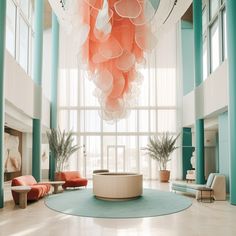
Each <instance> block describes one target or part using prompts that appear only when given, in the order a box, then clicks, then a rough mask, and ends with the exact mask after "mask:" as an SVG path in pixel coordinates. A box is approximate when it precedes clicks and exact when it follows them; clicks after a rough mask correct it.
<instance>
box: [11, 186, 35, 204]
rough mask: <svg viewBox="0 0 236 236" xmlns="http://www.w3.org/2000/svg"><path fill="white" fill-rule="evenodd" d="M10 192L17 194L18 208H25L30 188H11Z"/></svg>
mask: <svg viewBox="0 0 236 236" xmlns="http://www.w3.org/2000/svg"><path fill="white" fill-rule="evenodd" d="M11 190H12V191H14V192H17V193H19V207H20V208H23V209H24V208H26V207H27V194H28V192H29V191H30V190H31V187H30V186H12V187H11Z"/></svg>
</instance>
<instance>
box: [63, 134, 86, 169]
mask: <svg viewBox="0 0 236 236" xmlns="http://www.w3.org/2000/svg"><path fill="white" fill-rule="evenodd" d="M73 145H78V137H77V136H73ZM81 149H83V148H81ZM80 152H81V150H80V149H79V150H78V151H76V152H74V153H73V154H72V155H71V156H70V157H69V159H68V165H67V170H71V171H73V170H79V169H78V167H79V159H80Z"/></svg>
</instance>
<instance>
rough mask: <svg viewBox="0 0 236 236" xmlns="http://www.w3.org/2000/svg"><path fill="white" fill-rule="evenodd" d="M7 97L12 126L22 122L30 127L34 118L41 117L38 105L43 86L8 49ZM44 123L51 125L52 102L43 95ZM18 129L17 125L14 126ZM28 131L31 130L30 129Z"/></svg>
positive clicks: (7, 109) (6, 60)
mask: <svg viewBox="0 0 236 236" xmlns="http://www.w3.org/2000/svg"><path fill="white" fill-rule="evenodd" d="M5 78H6V79H5V99H6V117H7V118H8V116H10V117H12V118H13V119H14V120H15V122H16V123H14V122H13V120H9V121H8V120H7V122H12V124H9V126H10V127H12V126H17V125H16V124H20V123H22V125H26V126H27V127H29V128H30V126H31V127H32V123H30V122H29V120H31V119H32V118H39V117H40V113H41V108H40V106H38V105H36V104H37V103H36V100H38V99H39V98H40V96H41V94H42V91H41V88H39V87H37V86H36V85H35V84H34V81H33V80H32V79H31V78H30V77H29V76H28V75H27V74H26V72H25V71H24V70H23V69H22V68H21V67H20V65H19V64H18V63H17V62H16V61H15V59H14V58H13V57H12V56H11V55H10V54H9V52H8V51H7V50H6V53H5ZM42 104H43V107H42V124H43V126H45V127H50V102H49V100H48V99H46V98H45V96H43V98H42ZM14 128H15V129H17V127H14ZM28 132H31V130H30V129H29V130H28Z"/></svg>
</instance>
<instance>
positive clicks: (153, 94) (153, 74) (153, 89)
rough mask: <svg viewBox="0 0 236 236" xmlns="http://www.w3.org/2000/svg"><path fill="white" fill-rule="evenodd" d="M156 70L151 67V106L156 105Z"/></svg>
mask: <svg viewBox="0 0 236 236" xmlns="http://www.w3.org/2000/svg"><path fill="white" fill-rule="evenodd" d="M156 92H157V89H156V72H155V68H151V69H150V93H149V97H150V106H156Z"/></svg>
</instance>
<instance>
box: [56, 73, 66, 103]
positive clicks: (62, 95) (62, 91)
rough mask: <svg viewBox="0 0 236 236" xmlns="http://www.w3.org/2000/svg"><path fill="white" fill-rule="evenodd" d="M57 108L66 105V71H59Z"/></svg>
mask: <svg viewBox="0 0 236 236" xmlns="http://www.w3.org/2000/svg"><path fill="white" fill-rule="evenodd" d="M58 100H59V106H61V107H62V106H66V105H67V78H66V70H64V69H61V70H60V79H59V95H58Z"/></svg>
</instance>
